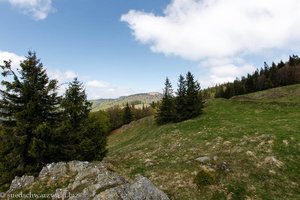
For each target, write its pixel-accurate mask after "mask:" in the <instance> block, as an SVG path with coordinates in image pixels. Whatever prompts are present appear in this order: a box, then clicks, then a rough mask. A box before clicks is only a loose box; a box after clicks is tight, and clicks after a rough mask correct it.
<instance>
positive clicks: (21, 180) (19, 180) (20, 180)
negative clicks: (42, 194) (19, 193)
mask: <svg viewBox="0 0 300 200" xmlns="http://www.w3.org/2000/svg"><path fill="white" fill-rule="evenodd" d="M33 182H34V177H33V176H26V175H24V176H22V177H18V176H16V177H15V179H14V180H13V181H12V182H11V185H10V188H9V190H8V191H7V192H12V191H15V190H17V189H20V188H22V187H26V186H28V185H30V184H32V183H33Z"/></svg>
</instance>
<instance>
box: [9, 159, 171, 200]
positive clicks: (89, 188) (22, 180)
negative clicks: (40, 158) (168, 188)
mask: <svg viewBox="0 0 300 200" xmlns="http://www.w3.org/2000/svg"><path fill="white" fill-rule="evenodd" d="M27 191H30V192H31V193H32V194H37V195H44V194H45V193H46V194H49V193H51V195H52V196H51V197H52V199H69V200H85V199H86V200H88V199H95V200H97V199H99V200H122V199H124V200H129V199H130V200H150V199H151V200H160V199H161V200H168V199H169V198H168V197H167V195H166V194H165V193H163V192H162V191H161V190H159V189H158V188H156V187H155V186H154V185H153V184H152V183H151V181H150V180H148V179H147V178H146V177H143V176H137V177H136V179H135V180H134V181H132V182H128V181H126V180H125V179H124V178H123V177H121V176H120V175H118V174H117V173H115V172H113V171H111V170H109V169H108V168H107V167H106V165H105V164H104V163H102V162H98V163H89V162H80V161H71V162H67V163H66V162H59V163H52V164H48V165H47V166H45V167H44V168H43V169H42V170H41V172H40V173H39V176H38V177H36V178H34V177H32V176H23V177H16V178H15V179H14V180H13V181H12V184H11V187H10V189H9V190H8V191H7V192H6V193H5V196H6V197H11V195H13V194H20V193H24V195H26V192H27Z"/></svg>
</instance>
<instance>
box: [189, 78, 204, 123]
mask: <svg viewBox="0 0 300 200" xmlns="http://www.w3.org/2000/svg"><path fill="white" fill-rule="evenodd" d="M186 85H187V89H186V109H185V116H186V118H185V119H190V118H194V117H197V116H198V115H200V114H201V113H202V108H203V100H202V95H201V92H200V84H199V83H198V81H197V80H195V79H194V76H193V74H192V73H191V72H188V73H187V75H186Z"/></svg>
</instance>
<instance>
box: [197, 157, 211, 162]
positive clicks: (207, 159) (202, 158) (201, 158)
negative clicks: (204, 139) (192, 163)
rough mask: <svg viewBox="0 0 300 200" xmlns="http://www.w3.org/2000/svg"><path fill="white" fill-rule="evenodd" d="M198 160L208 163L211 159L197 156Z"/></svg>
mask: <svg viewBox="0 0 300 200" xmlns="http://www.w3.org/2000/svg"><path fill="white" fill-rule="evenodd" d="M196 160H197V161H199V162H200V163H202V164H204V163H207V162H208V161H210V157H208V156H202V157H199V158H196Z"/></svg>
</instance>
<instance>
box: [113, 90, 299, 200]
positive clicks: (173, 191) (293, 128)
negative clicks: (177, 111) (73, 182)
mask: <svg viewBox="0 0 300 200" xmlns="http://www.w3.org/2000/svg"><path fill="white" fill-rule="evenodd" d="M108 150H109V153H108V157H107V160H108V161H109V162H110V163H112V168H113V169H114V170H116V171H117V172H119V173H120V174H122V175H123V176H125V177H127V178H133V177H134V176H135V175H136V174H142V175H144V176H146V177H148V178H149V179H150V180H151V181H152V182H153V183H154V184H155V185H156V186H158V187H159V188H160V189H162V190H163V191H165V192H166V193H167V194H168V196H169V197H170V198H171V199H179V200H185V199H186V200H192V199H270V200H271V199H300V189H299V188H300V85H292V86H287V87H282V88H276V89H271V90H267V91H262V92H257V93H253V94H248V95H243V96H237V97H234V98H232V99H229V100H227V99H212V100H209V101H207V102H206V103H205V108H204V112H203V114H202V115H201V116H200V117H198V118H195V119H192V120H188V121H185V122H181V123H175V124H167V125H164V126H157V125H155V123H154V118H153V117H148V118H144V119H142V120H140V121H138V122H134V123H132V124H131V125H130V126H127V127H126V128H121V129H120V130H119V131H116V132H115V133H114V134H112V135H111V136H109V139H108ZM200 156H208V157H210V158H213V157H214V156H215V159H211V160H209V161H208V162H207V163H205V164H201V163H200V162H199V161H196V160H195V159H196V158H198V157H200ZM224 163H225V164H224ZM201 169H205V170H208V171H211V172H212V173H213V174H214V175H215V177H216V181H215V183H213V184H211V185H208V186H199V185H197V184H195V181H194V179H195V177H196V175H197V173H198V172H199V171H200V170H201Z"/></svg>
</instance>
